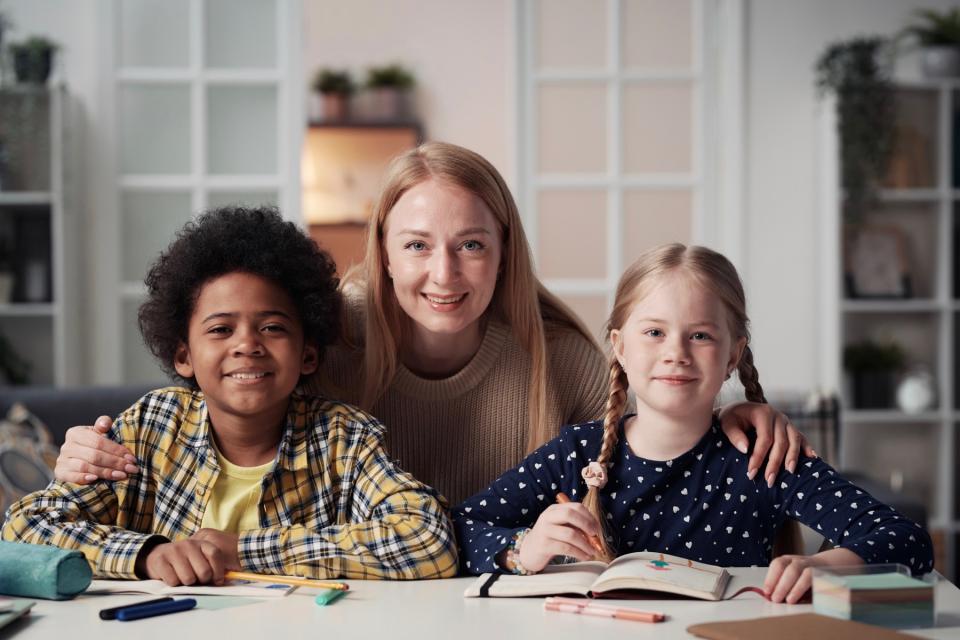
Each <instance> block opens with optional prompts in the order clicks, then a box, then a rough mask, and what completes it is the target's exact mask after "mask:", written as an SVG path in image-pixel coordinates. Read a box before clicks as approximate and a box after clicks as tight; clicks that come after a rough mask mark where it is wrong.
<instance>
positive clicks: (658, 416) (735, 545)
mask: <svg viewBox="0 0 960 640" xmlns="http://www.w3.org/2000/svg"><path fill="white" fill-rule="evenodd" d="M607 336H608V338H609V341H610V345H611V352H612V353H611V358H610V360H609V364H608V365H607V367H606V370H607V372H608V393H607V403H606V411H605V413H604V417H603V419H602V420H598V421H596V422H592V423H586V424H581V425H575V426H571V427H566V428H564V429H563V430H562V432H561V434H560V436H559V437H557V438H555V439H554V440H552V441H551V442H548V443H547V444H545V445H544V446H542V447H540V448H539V449H537V450H536V451H535V452H533V453H532V454H531V455H530V456H528V457H527V458H526V459H524V460H523V461H522V462H521V463H520V464H519V465H518V466H517V467H515V468H513V469H511V470H510V471H508V472H506V473H505V474H503V475H502V476H501V477H500V478H499V479H497V480H496V481H494V483H493V484H492V485H490V486H489V487H488V488H487V489H486V490H484V491H482V492H480V493H479V494H477V495H475V496H473V497H472V498H470V499H468V500H467V501H466V502H464V503H463V504H461V505H460V506H458V507H456V508H455V509H454V511H453V514H454V523H455V525H456V527H457V533H458V537H459V540H460V544H461V549H462V554H461V560H462V563H463V566H464V568H465V569H467V570H468V571H470V572H472V573H483V572H487V571H513V572H516V573H521V574H525V573H535V572H538V571H541V570H542V569H543V568H544V567H545V566H546V565H547V564H548V563H549V562H550V561H551V560H552V559H553V558H554V557H556V556H572V557H575V558H578V559H581V560H584V559H589V558H591V557H593V556H594V554H595V551H594V550H593V548H592V547H591V545H590V542H589V539H590V538H591V537H592V536H599V537H600V538H601V540H602V542H603V546H604V550H605V554H604V555H606V556H607V557H608V558H609V557H612V556H616V555H621V554H624V553H629V552H631V551H642V550H649V551H661V552H664V553H670V554H674V555H679V556H683V557H687V558H690V559H693V560H697V561H701V562H707V563H710V564H716V565H724V566H747V565H767V564H769V565H770V569H769V571H768V574H767V579H766V583H765V585H764V587H765V590H766V591H767V593H768V594H769V596H770V597H771V599H772V600H774V601H776V602H781V601H784V600H785V601H787V602H796V601H797V600H798V599H799V598H800V597H801V596H802V595H803V594H804V592H805V591H806V590H807V588H808V587H809V585H810V572H809V568H810V567H813V566H821V565H836V564H858V563H863V562H869V563H874V562H900V563H903V564H906V565H908V566H910V567H911V569H912V570H914V571H915V572H921V571H928V570H930V569H932V567H933V557H932V546H931V544H930V538H929V535H927V533H926V532H925V531H924V530H923V529H922V528H921V527H920V526H919V525H917V524H915V523H912V522H909V521H908V520H906V519H904V518H903V517H902V516H900V515H899V514H897V513H896V512H895V511H893V510H892V509H891V508H890V507H888V506H886V505H883V504H881V503H879V502H877V501H876V500H875V499H874V498H872V497H871V496H869V495H868V494H866V493H865V492H863V491H862V490H861V489H859V488H857V487H855V486H854V485H852V484H850V483H849V482H847V481H846V480H844V479H842V478H840V477H839V476H838V475H837V474H836V473H835V472H834V470H833V469H831V468H830V467H829V466H828V465H827V464H826V463H824V462H823V461H822V460H819V459H816V458H810V457H804V458H801V462H800V464H799V465H798V466H797V468H796V472H795V473H789V472H786V471H781V472H780V473H779V474H778V476H777V477H776V479H775V482H774V483H773V485H772V486H768V484H767V483H766V482H764V481H762V479H761V478H758V477H755V476H752V475H751V474H750V473H749V471H750V464H749V458H748V456H747V455H745V454H743V453H741V452H739V451H737V450H736V449H735V448H734V447H733V446H731V445H730V443H729V442H728V441H727V439H726V438H724V437H723V436H722V433H721V431H720V429H719V425H718V424H717V419H716V417H715V414H714V406H715V403H716V398H717V395H718V393H719V391H720V388H721V386H722V385H723V382H724V380H726V379H728V378H729V377H730V376H731V375H733V374H734V373H735V374H736V375H737V376H738V377H739V379H740V381H741V382H742V383H743V386H744V388H745V390H746V393H747V397H748V399H751V400H754V401H756V402H763V401H764V397H763V389H762V387H761V386H760V382H759V376H758V374H757V369H756V367H755V366H754V362H753V354H752V352H751V350H750V346H749V342H750V334H749V330H748V320H747V315H746V301H745V297H744V293H743V287H742V285H741V283H740V279H739V277H738V276H737V273H736V270H735V269H734V267H733V265H731V264H730V262H729V261H728V260H727V259H726V258H724V257H723V256H722V255H720V254H718V253H716V252H714V251H711V250H710V249H706V248H703V247H686V246H684V245H681V244H671V245H666V246H662V247H659V248H657V249H654V250H651V251H649V252H647V253H646V254H644V255H643V256H642V257H641V258H640V259H639V260H638V261H637V262H636V263H635V264H634V265H632V266H631V267H630V268H629V269H628V270H627V272H626V273H625V274H624V275H623V277H622V278H621V280H620V284H619V286H618V288H617V294H616V300H615V304H614V308H613V312H612V313H611V316H610V320H609V323H608V331H607ZM628 389H630V390H632V391H633V394H634V396H635V398H636V412H635V413H629V414H625V412H626V408H627V391H628ZM561 492H562V493H565V494H566V495H569V496H570V497H572V498H573V500H574V501H577V500H582V503H578V502H571V503H568V504H556V503H555V502H554V501H555V498H556V496H557V494H558V493H561ZM789 519H796V520H799V521H801V522H803V523H805V524H807V525H808V526H810V527H812V528H814V529H816V530H817V531H819V532H821V533H822V534H823V535H824V536H825V537H826V538H827V539H829V540H830V542H831V543H833V544H834V545H835V548H833V549H830V550H828V551H824V552H821V553H817V554H815V555H812V556H803V555H784V556H780V557H778V558H776V559H775V560H773V562H771V556H772V547H773V541H774V538H775V535H776V533H777V531H778V530H779V529H781V528H782V527H783V526H784V524H785V523H786V522H788V521H789ZM601 523H602V524H601Z"/></svg>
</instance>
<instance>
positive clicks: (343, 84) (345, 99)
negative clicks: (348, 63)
mask: <svg viewBox="0 0 960 640" xmlns="http://www.w3.org/2000/svg"><path fill="white" fill-rule="evenodd" d="M312 87H313V90H314V91H315V92H316V93H318V94H319V95H320V108H319V112H320V113H319V117H320V118H321V119H323V120H345V119H346V117H347V114H348V113H349V100H350V96H351V95H352V94H353V92H354V89H355V86H354V84H353V78H351V77H350V72H349V71H346V70H343V71H338V70H335V69H319V70H318V71H317V73H316V74H315V75H314V76H313V85H312Z"/></svg>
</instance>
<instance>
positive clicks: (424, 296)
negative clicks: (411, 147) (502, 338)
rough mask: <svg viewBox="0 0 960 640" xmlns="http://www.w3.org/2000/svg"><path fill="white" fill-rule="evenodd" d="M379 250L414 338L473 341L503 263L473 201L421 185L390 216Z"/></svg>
mask: <svg viewBox="0 0 960 640" xmlns="http://www.w3.org/2000/svg"><path fill="white" fill-rule="evenodd" d="M383 247H384V255H385V256H386V263H387V264H386V267H387V272H388V274H389V276H390V278H391V280H392V282H393V290H394V293H395V295H396V296H397V301H398V302H399V304H400V307H401V308H402V309H403V311H404V312H405V313H406V314H407V315H408V316H409V317H410V319H411V320H413V323H412V326H413V329H414V331H415V332H418V333H421V334H424V335H430V334H433V335H436V336H446V337H450V336H453V335H458V334H464V335H470V334H472V335H476V332H475V331H472V330H475V329H476V328H477V327H478V326H479V323H480V319H481V317H482V316H483V314H484V312H485V311H486V310H487V307H489V306H490V301H491V300H492V299H493V294H494V291H495V290H496V287H497V273H498V272H499V270H500V261H501V257H502V255H503V239H502V234H501V232H500V227H499V225H498V224H497V220H496V218H495V217H494V216H493V213H491V211H490V209H489V208H487V206H486V205H485V204H484V203H483V201H482V200H480V198H478V197H477V196H475V195H474V194H472V193H471V192H469V191H467V190H466V189H463V188H461V187H459V186H457V185H454V184H452V183H450V182H446V181H443V180H437V179H435V178H431V179H428V180H425V181H423V182H421V183H420V184H418V185H416V186H414V187H413V188H411V189H410V190H408V191H407V192H406V193H404V194H403V196H401V197H400V199H399V200H398V201H397V203H396V204H395V205H394V207H393V209H391V210H390V214H389V215H388V216H387V218H386V220H385V222H384V233H383Z"/></svg>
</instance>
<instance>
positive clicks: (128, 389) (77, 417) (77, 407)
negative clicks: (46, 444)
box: [0, 382, 169, 446]
mask: <svg viewBox="0 0 960 640" xmlns="http://www.w3.org/2000/svg"><path fill="white" fill-rule="evenodd" d="M167 384H169V383H167ZM163 386H165V384H164V383H162V382H160V383H156V384H149V385H148V384H134V385H125V386H104V387H0V418H3V417H4V416H6V415H7V412H8V411H9V410H10V407H11V406H13V404H14V403H16V402H20V403H21V404H23V405H24V406H26V407H27V409H28V410H29V411H30V412H31V413H32V414H33V415H35V416H36V417H37V418H39V419H40V421H41V422H43V423H44V424H45V425H46V426H47V428H48V429H49V430H50V433H51V434H52V435H53V439H54V441H55V442H56V444H57V445H58V446H59V445H61V444H63V439H64V434H65V433H66V431H67V429H69V428H70V427H72V426H74V425H78V424H92V423H93V421H94V420H96V418H97V417H98V416H100V415H109V416H117V415H118V414H119V413H120V412H121V411H123V410H124V409H126V408H127V407H129V406H130V405H132V404H133V403H134V402H136V401H137V400H138V399H139V398H140V397H141V396H142V395H143V394H145V393H146V392H147V391H149V390H151V389H156V388H159V387H163Z"/></svg>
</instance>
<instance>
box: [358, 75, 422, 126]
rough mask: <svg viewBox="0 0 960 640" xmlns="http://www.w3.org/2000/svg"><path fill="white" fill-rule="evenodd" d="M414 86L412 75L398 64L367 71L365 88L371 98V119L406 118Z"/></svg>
mask: <svg viewBox="0 0 960 640" xmlns="http://www.w3.org/2000/svg"><path fill="white" fill-rule="evenodd" d="M415 84H416V80H415V79H414V77H413V73H411V72H410V71H409V70H407V69H406V68H404V67H403V66H402V65H399V64H389V65H385V66H382V67H371V68H370V69H368V70H367V82H366V86H367V89H368V90H369V91H370V92H371V94H372V97H373V100H372V102H371V112H372V113H371V115H372V116H373V118H375V119H377V120H402V119H404V118H406V117H408V116H409V110H410V109H409V96H410V90H411V89H413V86H414V85H415Z"/></svg>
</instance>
